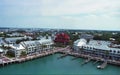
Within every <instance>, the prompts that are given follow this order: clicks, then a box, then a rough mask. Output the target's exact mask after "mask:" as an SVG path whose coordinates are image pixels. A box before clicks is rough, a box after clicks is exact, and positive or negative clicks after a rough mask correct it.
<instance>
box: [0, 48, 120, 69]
mask: <svg viewBox="0 0 120 75" xmlns="http://www.w3.org/2000/svg"><path fill="white" fill-rule="evenodd" d="M55 53H60V54H63V55H61V56H60V57H58V59H60V58H63V57H66V56H67V55H70V56H73V57H74V58H73V59H72V60H75V59H77V58H84V59H86V60H85V61H84V62H83V63H82V64H81V65H84V64H86V63H88V62H89V61H91V60H94V61H95V62H94V63H93V64H95V63H97V62H99V61H101V62H104V63H103V64H101V65H99V67H100V68H102V69H103V68H105V67H106V66H107V64H113V65H118V66H120V61H115V60H110V59H107V60H106V61H105V59H104V58H101V57H92V56H90V55H88V54H80V53H77V52H73V51H72V50H71V49H69V48H68V47H65V48H54V49H53V50H47V51H42V52H36V53H33V54H32V55H27V56H26V57H19V58H8V57H6V56H3V57H2V58H1V59H0V65H1V66H5V65H8V64H13V63H22V62H26V61H30V60H33V59H37V58H41V57H45V56H48V55H52V54H55Z"/></svg>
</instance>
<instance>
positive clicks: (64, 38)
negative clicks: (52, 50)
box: [54, 33, 70, 43]
mask: <svg viewBox="0 0 120 75" xmlns="http://www.w3.org/2000/svg"><path fill="white" fill-rule="evenodd" d="M69 40H70V37H69V36H68V34H65V33H59V34H56V37H55V40H54V41H55V42H60V43H68V42H69Z"/></svg>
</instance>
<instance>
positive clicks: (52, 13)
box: [0, 0, 120, 30]
mask: <svg viewBox="0 0 120 75" xmlns="http://www.w3.org/2000/svg"><path fill="white" fill-rule="evenodd" d="M0 27H20V28H24V27H28V28H61V29H94V30H120V0H0Z"/></svg>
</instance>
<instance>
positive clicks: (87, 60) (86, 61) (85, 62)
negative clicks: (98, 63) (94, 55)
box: [81, 58, 91, 65]
mask: <svg viewBox="0 0 120 75" xmlns="http://www.w3.org/2000/svg"><path fill="white" fill-rule="evenodd" d="M90 60H91V58H88V59H86V60H85V61H84V62H83V63H82V64H81V65H84V64H87V63H88V62H89V61H90Z"/></svg>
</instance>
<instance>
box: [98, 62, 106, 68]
mask: <svg viewBox="0 0 120 75" xmlns="http://www.w3.org/2000/svg"><path fill="white" fill-rule="evenodd" d="M106 66H107V61H105V62H103V63H102V64H101V65H98V66H97V68H98V69H104V68H105V67H106Z"/></svg>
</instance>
